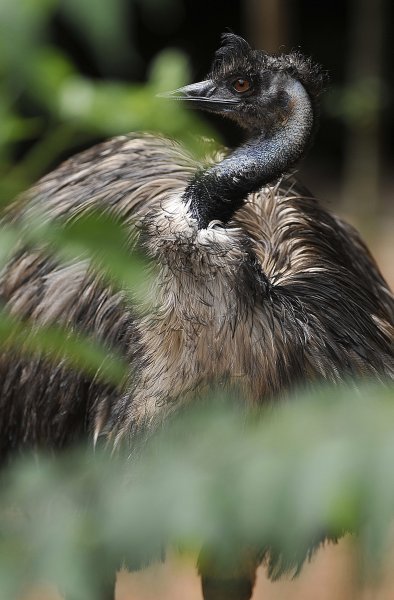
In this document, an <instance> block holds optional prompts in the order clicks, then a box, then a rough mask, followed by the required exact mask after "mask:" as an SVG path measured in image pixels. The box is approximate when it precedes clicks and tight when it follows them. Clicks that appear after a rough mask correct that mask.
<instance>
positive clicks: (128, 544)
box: [0, 384, 394, 600]
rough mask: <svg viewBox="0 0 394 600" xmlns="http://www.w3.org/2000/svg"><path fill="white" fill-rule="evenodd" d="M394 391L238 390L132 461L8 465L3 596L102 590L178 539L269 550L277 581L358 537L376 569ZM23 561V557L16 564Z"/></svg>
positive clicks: (386, 515)
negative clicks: (271, 396) (281, 399)
mask: <svg viewBox="0 0 394 600" xmlns="http://www.w3.org/2000/svg"><path fill="white" fill-rule="evenodd" d="M392 399H393V388H391V389H390V388H384V387H383V386H379V385H376V384H364V385H363V386H362V387H361V388H359V389H357V388H356V387H355V386H354V385H349V386H343V388H340V389H338V388H335V389H332V388H326V389H321V390H320V391H317V392H314V393H308V394H301V395H299V396H298V397H293V398H292V399H291V402H289V403H287V404H285V405H282V406H281V407H280V408H277V409H276V410H273V409H272V408H267V409H265V410H264V411H262V412H256V413H249V415H245V411H244V409H243V408H242V406H241V404H242V402H239V399H238V398H237V396H236V394H234V396H233V398H232V399H230V398H228V397H222V398H220V397H218V395H216V396H215V398H214V399H213V398H211V399H208V401H207V404H206V405H204V404H203V405H201V406H199V407H195V408H194V409H188V410H187V411H185V412H184V414H178V416H177V417H175V418H174V419H173V421H172V422H171V423H168V424H167V426H166V428H164V429H163V430H162V431H161V432H160V433H158V434H157V435H156V436H154V437H153V438H151V439H150V440H149V441H148V442H145V445H144V448H143V451H142V450H141V449H140V450H138V448H134V452H133V455H132V457H130V456H128V455H127V453H126V454H121V453H120V454H118V455H116V456H112V457H110V456H109V454H108V452H104V451H103V452H101V451H99V450H97V451H96V453H95V454H92V453H89V452H88V453H82V452H76V453H75V454H68V455H66V456H63V458H61V459H59V458H58V459H57V460H56V461H55V460H53V459H49V458H42V459H41V460H40V461H39V463H37V461H34V463H33V462H31V463H26V462H22V463H21V464H20V465H19V466H18V467H17V468H15V466H14V467H13V468H12V469H10V470H9V471H8V472H7V473H5V474H3V480H2V486H1V493H0V499H1V502H0V533H1V535H0V597H2V598H3V597H4V598H7V599H9V600H12V599H13V598H17V597H18V593H20V590H21V589H22V588H23V586H24V585H27V584H29V583H30V584H31V583H32V582H34V581H36V582H37V581H48V580H49V581H53V582H56V583H57V584H58V585H60V588H61V589H62V590H64V591H67V592H68V593H70V597H72V598H75V599H81V600H82V599H84V600H88V599H92V600H93V599H94V598H95V594H96V593H97V590H98V589H100V586H102V585H103V583H104V579H105V577H106V575H107V571H106V568H105V567H106V566H108V565H110V566H111V567H112V566H114V565H118V566H119V565H120V564H121V563H122V562H123V561H125V564H126V565H128V566H129V567H131V568H136V567H140V566H141V565H145V564H147V563H148V562H149V560H154V559H158V558H160V556H161V551H162V548H164V547H168V546H169V545H172V546H175V547H178V548H182V549H183V551H184V552H188V553H190V552H194V553H195V552H198V550H199V549H200V548H201V546H202V545H204V546H205V547H206V548H209V551H210V552H214V553H215V556H216V557H219V558H222V559H223V560H224V561H231V560H233V559H234V558H235V557H236V555H237V552H238V550H239V548H242V547H243V546H246V547H249V548H255V549H257V550H264V549H266V548H269V549H271V552H272V554H273V555H274V556H275V557H276V560H275V561H273V564H272V565H271V568H272V573H271V574H272V575H273V576H276V575H278V574H280V572H281V571H282V570H284V569H286V568H287V567H288V566H289V565H290V566H291V568H290V573H293V574H294V572H295V571H296V570H297V568H298V565H300V564H302V562H303V560H304V559H305V558H306V557H307V555H308V549H309V548H310V547H311V546H313V545H315V543H316V540H320V539H322V538H323V539H324V537H325V536H326V535H327V536H329V537H331V538H336V537H337V536H340V535H342V534H343V533H344V532H349V531H352V532H356V533H357V536H358V537H357V540H358V545H359V553H360V559H361V562H360V569H361V572H362V574H363V576H364V577H366V576H368V574H376V572H377V571H378V567H379V565H380V564H381V560H382V559H384V557H385V556H386V554H387V549H388V547H389V544H390V541H391V540H390V535H391V529H390V524H391V522H392V519H393V513H394V479H393V477H392V468H391V467H392V457H393V453H394V438H393V428H394V404H393V402H392ZM16 559H17V560H16Z"/></svg>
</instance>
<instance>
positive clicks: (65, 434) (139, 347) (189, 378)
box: [0, 34, 394, 600]
mask: <svg viewBox="0 0 394 600" xmlns="http://www.w3.org/2000/svg"><path fill="white" fill-rule="evenodd" d="M322 84H323V77H322V74H321V71H320V69H319V68H318V67H317V66H315V65H314V64H313V63H312V62H311V60H310V59H307V58H305V57H303V56H302V55H301V54H299V53H298V52H296V53H291V54H283V55H280V56H270V55H268V54H266V53H264V52H262V51H256V50H253V49H252V48H251V47H250V46H249V44H248V43H247V42H246V41H245V40H244V39H242V38H240V37H238V36H236V35H233V34H226V35H224V36H223V45H222V47H221V48H220V49H219V50H218V51H217V52H216V55H215V59H214V62H213V65H212V69H211V72H210V73H209V75H208V77H207V79H206V80H205V81H202V82H199V83H195V84H192V85H188V86H185V87H183V88H181V89H179V90H176V91H175V92H171V93H169V94H167V96H169V97H170V98H172V99H173V100H174V101H177V102H183V103H187V104H188V105H190V106H192V107H196V108H199V109H202V110H207V111H210V112H213V113H217V114H220V115H223V116H224V117H228V118H229V119H232V120H233V121H235V122H236V123H237V124H238V125H240V126H241V127H242V128H243V129H244V130H245V132H246V134H247V141H246V142H245V143H243V144H242V145H240V146H239V147H238V148H236V149H235V150H234V151H232V152H230V153H229V154H223V155H222V156H221V157H219V158H218V157H214V158H213V159H211V160H208V161H207V164H204V165H199V164H196V162H195V161H194V160H193V158H192V157H191V156H190V155H189V154H188V153H187V152H186V151H185V150H184V149H183V148H182V147H180V146H179V145H178V144H176V143H174V142H173V141H170V140H167V139H163V138H160V137H154V136H152V135H127V136H122V137H118V138H115V139H111V140H109V141H107V142H105V143H103V144H100V145H98V146H95V147H93V148H92V149H90V150H87V151H85V152H82V153H81V154H79V155H77V156H75V157H73V158H71V159H69V160H68V161H66V162H65V163H64V164H62V165H61V166H60V167H59V168H57V169H56V170H55V171H53V172H52V173H50V174H49V175H47V176H46V177H44V178H43V179H42V180H41V181H39V182H38V183H37V184H36V185H35V186H34V187H33V188H32V189H31V190H29V191H28V192H27V194H26V195H25V199H24V202H23V204H22V206H21V207H19V208H17V209H16V216H15V218H18V219H19V218H22V217H28V216H29V214H30V212H31V211H35V210H40V211H41V212H43V213H44V214H45V218H47V219H51V220H60V221H67V220H70V219H74V218H76V217H78V216H79V215H81V214H83V213H84V211H86V210H88V209H89V208H91V207H98V208H102V209H104V210H105V211H107V212H109V213H110V214H112V215H115V216H116V217H119V218H120V219H121V220H122V222H123V223H124V226H125V227H126V228H131V227H134V225H135V224H137V225H138V229H139V231H140V232H141V236H140V244H141V246H142V247H143V248H144V250H145V252H146V253H147V255H148V256H149V257H151V259H152V260H153V261H154V262H155V263H156V265H157V267H158V268H157V277H156V281H155V298H156V302H155V306H153V307H152V308H151V310H150V312H149V314H147V315H145V316H144V317H139V316H138V315H137V312H136V310H135V308H134V307H133V306H132V305H131V303H130V300H129V299H128V297H126V295H125V294H122V293H120V292H118V291H114V290H113V289H112V288H111V287H110V286H106V285H104V284H103V283H102V281H101V280H100V279H99V278H98V277H97V276H95V275H94V274H92V272H91V270H90V266H89V262H88V261H79V262H78V261H76V262H73V263H69V264H60V263H59V262H58V261H56V259H55V258H54V257H53V256H52V257H51V256H48V254H47V253H46V252H45V250H44V249H39V248H38V249H36V250H34V251H33V250H31V249H30V248H26V247H23V244H21V245H20V247H19V248H18V249H17V250H16V252H15V254H14V255H13V256H12V258H11V259H10V260H9V262H8V264H7V265H6V266H5V268H4V269H3V272H2V274H1V281H0V295H1V299H2V303H3V305H4V307H5V309H6V310H8V311H9V312H10V313H11V314H15V315H18V316H19V317H22V318H24V319H28V320H29V321H32V322H34V323H37V324H50V323H60V324H63V325H66V326H69V327H74V328H78V329H79V330H82V331H84V332H87V333H89V334H93V335H94V336H96V338H97V339H98V340H100V341H101V342H103V343H104V344H106V345H107V346H108V347H110V348H116V349H118V350H119V351H120V352H121V354H122V355H123V356H124V357H125V359H126V360H127V361H128V362H129V364H130V372H131V373H132V376H131V377H130V382H129V383H127V384H126V385H125V387H124V388H122V390H120V389H117V388H116V387H115V386H111V385H104V384H101V383H99V382H98V380H95V379H94V378H90V377H89V376H87V375H86V374H84V373H78V372H75V371H72V370H71V369H69V368H67V367H66V366H65V365H64V363H63V362H62V361H61V360H60V359H59V361H58V362H57V363H53V362H49V361H48V360H47V359H46V358H45V357H43V356H38V357H35V358H26V357H22V356H20V355H18V354H14V355H12V354H10V353H9V352H8V353H5V352H3V353H2V354H1V357H0V371H1V379H0V386H1V396H0V415H1V420H0V454H1V456H2V457H3V458H4V457H6V456H9V455H10V454H11V453H12V452H13V451H15V450H16V449H21V448H22V449H23V448H30V449H38V448H42V447H50V448H62V447H65V446H67V445H70V444H71V443H73V442H75V441H76V440H78V439H80V438H83V437H86V436H88V437H90V438H91V439H92V440H93V439H97V437H98V436H103V437H104V438H109V439H111V440H112V441H114V442H118V441H119V440H121V439H126V440H127V439H128V438H131V437H132V436H133V435H134V434H135V432H137V431H144V430H151V429H153V428H154V427H155V425H156V424H157V423H160V422H161V421H162V420H163V419H164V418H165V417H166V416H167V415H168V414H169V412H171V411H173V410H175V409H176V408H177V407H179V406H180V405H181V404H182V403H185V402H186V401H190V399H192V398H193V396H194V395H195V394H198V393H199V392H200V391H201V390H202V389H204V387H206V386H207V385H209V384H210V383H212V382H216V383H217V382H224V383H225V384H228V385H231V384H232V383H234V382H236V384H237V385H238V386H240V387H241V389H242V393H243V396H244V397H245V399H246V401H247V402H249V403H253V404H257V405H258V404H261V403H264V402H266V401H267V400H273V399H279V398H280V397H281V396H283V395H284V394H285V393H286V392H288V390H291V389H292V388H293V387H294V386H295V385H296V384H298V383H299V382H310V383H313V382H318V381H321V380H325V381H330V382H334V383H335V382H340V381H341V380H343V379H345V378H348V377H358V376H372V377H377V378H385V377H393V374H394V358H393V350H392V341H393V331H394V329H393V315H394V301H393V297H392V295H391V293H390V291H389V289H388V286H387V284H386V282H385V281H384V279H383V278H382V276H381V274H380V272H379V269H378V267H377V266H376V264H375V262H374V260H373V258H372V257H371V255H370V254H369V252H368V250H367V248H366V247H365V245H364V244H363V242H362V241H361V239H360V237H359V235H358V234H357V232H356V231H355V230H354V229H353V228H352V227H350V226H349V225H347V224H346V223H344V222H342V221H341V220H340V219H338V218H337V217H335V216H333V215H331V214H329V213H328V212H326V211H325V210H324V209H323V208H322V207H321V206H319V204H318V202H317V201H316V199H314V198H313V197H311V195H310V194H309V193H308V192H307V191H306V190H305V189H304V188H302V187H301V186H300V184H299V183H297V182H296V181H295V179H294V178H293V177H292V176H291V175H289V172H290V170H291V169H292V168H293V167H294V166H295V164H296V163H297V162H298V161H299V159H300V158H301V157H302V156H303V155H304V153H305V151H306V149H307V147H308V145H309V143H310V141H311V138H312V136H313V133H314V130H315V127H316V123H317V111H318V96H319V93H320V91H321V89H322ZM256 564H257V561H256V562H254V563H253V568H250V566H249V567H247V568H246V567H245V569H246V570H245V573H246V574H245V573H244V574H243V575H242V574H241V575H239V577H238V579H237V580H235V579H234V581H233V582H231V585H230V584H229V582H228V581H225V580H224V579H223V580H221V578H220V574H219V575H216V576H212V574H211V575H209V574H207V573H204V568H203V565H202V566H201V571H202V581H203V592H204V598H205V599H206V600H208V599H209V600H214V599H216V600H217V599H219V598H224V597H226V598H234V599H236V600H247V599H248V598H249V597H250V596H251V594H252V589H253V582H254V568H255V566H256Z"/></svg>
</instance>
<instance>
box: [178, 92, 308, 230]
mask: <svg viewBox="0 0 394 600" xmlns="http://www.w3.org/2000/svg"><path fill="white" fill-rule="evenodd" d="M286 92H287V93H288V95H289V97H290V102H289V106H292V109H291V113H290V114H289V116H287V117H286V122H285V124H282V125H280V126H279V125H278V126H276V127H272V126H269V125H267V124H266V123H265V125H264V126H262V128H261V129H260V130H259V131H258V132H257V133H255V134H254V135H253V136H252V137H251V138H250V139H249V140H248V141H247V142H246V143H245V144H243V145H242V146H240V147H239V148H237V149H236V150H234V151H233V152H232V153H231V154H230V155H229V156H228V157H227V158H225V159H224V160H223V161H222V162H220V163H218V164H216V165H214V166H213V167H211V168H210V169H207V170H206V171H202V172H199V173H197V174H196V175H195V177H194V179H193V180H192V181H191V183H190V184H189V185H188V187H187V188H186V190H185V192H184V196H183V199H184V201H185V202H186V203H187V204H189V206H190V211H191V214H192V216H193V217H194V218H195V219H196V221H197V225H198V228H199V229H205V228H207V227H208V225H209V223H210V222H211V221H214V220H219V221H221V222H222V223H224V224H226V223H227V222H228V221H229V220H230V219H231V217H232V216H233V214H234V212H235V211H236V210H237V209H238V208H240V207H241V206H242V204H243V202H244V201H245V200H246V198H247V195H248V194H250V193H251V192H255V191H257V190H259V189H260V188H261V187H262V186H264V185H266V184H268V183H271V182H273V181H275V180H276V179H278V178H279V177H280V176H281V175H282V174H283V173H284V172H285V171H286V170H288V169H289V168H291V167H292V166H293V165H294V163H295V162H296V161H297V160H298V159H299V158H300V157H301V155H302V154H303V152H304V150H305V147H306V145H307V142H308V140H309V138H310V134H311V130H312V126H313V111H312V106H311V102H310V100H309V97H308V94H307V92H306V91H305V89H304V87H303V86H302V85H301V83H299V82H298V81H296V80H292V82H291V85H290V86H289V88H288V89H286Z"/></svg>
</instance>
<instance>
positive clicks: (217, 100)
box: [158, 79, 237, 112]
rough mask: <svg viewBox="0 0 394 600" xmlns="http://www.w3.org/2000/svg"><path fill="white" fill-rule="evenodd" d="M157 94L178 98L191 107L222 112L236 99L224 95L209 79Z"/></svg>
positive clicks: (235, 102) (173, 98)
mask: <svg viewBox="0 0 394 600" xmlns="http://www.w3.org/2000/svg"><path fill="white" fill-rule="evenodd" d="M158 96H159V97H160V98H169V99H171V100H180V101H182V102H185V103H187V105H189V106H190V107H191V108H200V109H202V110H208V111H209V112H223V111H225V110H226V108H228V107H231V106H235V105H236V104H237V100H236V99H233V98H228V97H225V96H224V95H223V92H222V93H221V92H220V91H219V89H218V87H217V85H216V84H215V82H214V81H212V80H211V79H206V80H205V81H199V82H198V83H192V84H191V85H185V86H184V87H181V88H178V89H177V90H174V91H172V92H164V93H162V94H158Z"/></svg>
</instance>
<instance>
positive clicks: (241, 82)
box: [232, 77, 252, 94]
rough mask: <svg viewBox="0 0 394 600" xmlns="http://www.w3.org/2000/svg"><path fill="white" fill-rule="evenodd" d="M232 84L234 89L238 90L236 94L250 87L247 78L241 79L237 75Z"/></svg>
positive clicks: (246, 90)
mask: <svg viewBox="0 0 394 600" xmlns="http://www.w3.org/2000/svg"><path fill="white" fill-rule="evenodd" d="M232 85H233V88H234V90H235V91H236V92H238V94H243V93H244V92H248V91H249V90H250V89H251V87H252V84H251V83H250V81H249V79H243V78H242V77H239V78H238V79H236V80H235V81H233V84H232Z"/></svg>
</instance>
